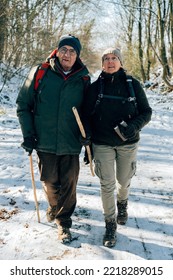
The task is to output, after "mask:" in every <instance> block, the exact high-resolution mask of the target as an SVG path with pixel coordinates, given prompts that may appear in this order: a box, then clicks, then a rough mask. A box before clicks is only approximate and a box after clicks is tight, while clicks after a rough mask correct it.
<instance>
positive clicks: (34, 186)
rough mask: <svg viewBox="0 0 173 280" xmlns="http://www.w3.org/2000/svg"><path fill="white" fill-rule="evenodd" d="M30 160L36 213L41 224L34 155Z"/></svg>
mask: <svg viewBox="0 0 173 280" xmlns="http://www.w3.org/2000/svg"><path fill="white" fill-rule="evenodd" d="M29 160H30V170H31V179H32V188H33V191H34V200H35V207H36V211H37V218H38V223H40V213H39V207H38V201H37V194H36V185H35V179H34V168H33V161H32V155H30V156H29Z"/></svg>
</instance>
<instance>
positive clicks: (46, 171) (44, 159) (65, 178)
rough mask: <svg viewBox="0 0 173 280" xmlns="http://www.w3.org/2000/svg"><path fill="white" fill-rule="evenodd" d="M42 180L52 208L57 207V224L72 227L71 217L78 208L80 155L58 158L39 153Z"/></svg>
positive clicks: (53, 155)
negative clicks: (77, 191) (77, 190)
mask: <svg viewBox="0 0 173 280" xmlns="http://www.w3.org/2000/svg"><path fill="white" fill-rule="evenodd" d="M37 154H38V159H39V162H38V166H39V170H40V180H41V181H42V185H43V188H44V191H45V194H46V198H47V201H48V203H49V205H50V206H51V207H54V206H55V207H56V222H57V223H58V224H59V225H61V226H64V227H68V228H70V227H71V225H72V219H71V215H72V214H73V212H74V210H75V206H76V185H77V181H78V176H79V155H62V156H58V155H55V154H50V153H43V152H38V153H37Z"/></svg>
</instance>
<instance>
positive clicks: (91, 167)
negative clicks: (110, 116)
mask: <svg viewBox="0 0 173 280" xmlns="http://www.w3.org/2000/svg"><path fill="white" fill-rule="evenodd" d="M72 111H73V113H74V115H75V118H76V121H77V124H78V126H79V129H80V132H81V134H82V137H84V138H86V133H85V130H84V127H83V125H82V122H81V120H80V117H79V114H78V111H77V109H76V108H75V107H73V108H72ZM86 150H87V154H88V159H89V163H90V170H91V174H92V176H95V175H94V170H93V166H92V157H91V150H90V146H89V145H87V146H86Z"/></svg>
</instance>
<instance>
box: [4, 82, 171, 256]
mask: <svg viewBox="0 0 173 280" xmlns="http://www.w3.org/2000/svg"><path fill="white" fill-rule="evenodd" d="M15 87H16V84H14V85H13V91H14V94H13V102H11V103H12V104H13V106H9V105H8V102H7V104H4V105H1V107H0V158H1V161H0V259H1V260H173V210H172V208H173V207H172V206H173V168H172V166H173V131H172V128H173V108H172V102H173V94H172V93H170V94H169V98H168V97H166V95H161V94H158V93H156V92H151V91H150V92H149V91H148V93H147V94H148V98H149V102H150V104H151V106H152V108H153V116H152V121H151V122H150V123H149V125H148V126H146V127H145V128H144V129H143V130H142V133H141V141H140V148H139V152H138V165H137V172H136V176H135V177H134V178H133V179H132V184H131V192H130V197H129V210H128V212H129V219H128V222H127V224H126V225H125V226H120V225H118V233H117V244H116V246H115V247H114V248H111V249H109V248H105V247H103V246H102V237H103V234H104V230H105V228H104V219H103V215H102V205H101V199H100V186H99V180H98V178H97V177H96V176H95V177H92V175H91V173H90V169H89V167H88V166H85V165H84V164H83V151H82V153H81V157H80V160H81V170H80V177H79V182H78V186H77V199H78V203H77V207H76V210H75V212H74V215H73V226H72V235H73V242H72V243H71V244H70V245H63V244H61V243H60V241H58V240H57V228H56V225H55V224H54V223H48V222H47V220H46V208H47V202H46V199H45V196H44V193H43V190H42V186H41V183H40V181H39V173H38V168H37V163H36V162H37V158H36V154H35V153H33V162H34V172H35V181H36V186H37V198H38V201H39V211H40V217H41V222H40V223H38V221H37V214H36V210H35V203H34V195H33V189H32V184H31V175H30V166H29V157H28V156H27V154H26V153H25V152H24V150H23V149H22V148H21V147H20V145H21V142H22V135H21V131H20V127H19V123H18V119H17V117H16V108H15V103H14V100H15V98H16V94H15ZM4 90H5V89H4ZM8 90H9V89H8ZM6 91H7V90H6ZM7 92H8V91H7Z"/></svg>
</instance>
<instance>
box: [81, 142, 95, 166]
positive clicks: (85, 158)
mask: <svg viewBox="0 0 173 280" xmlns="http://www.w3.org/2000/svg"><path fill="white" fill-rule="evenodd" d="M90 151H91V158H92V160H93V158H94V154H93V148H92V145H90ZM83 161H84V162H85V165H87V164H89V163H90V162H89V158H88V153H87V149H86V148H85V153H84V158H83Z"/></svg>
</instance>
